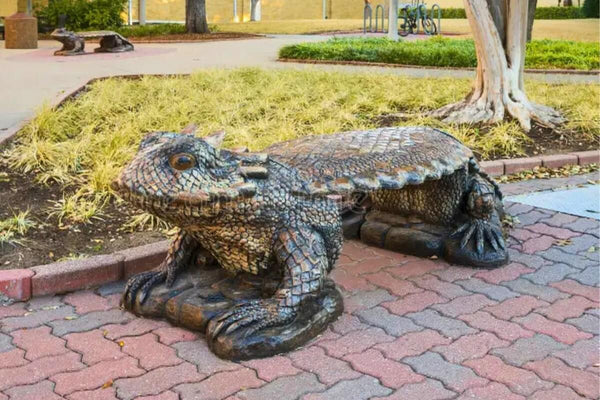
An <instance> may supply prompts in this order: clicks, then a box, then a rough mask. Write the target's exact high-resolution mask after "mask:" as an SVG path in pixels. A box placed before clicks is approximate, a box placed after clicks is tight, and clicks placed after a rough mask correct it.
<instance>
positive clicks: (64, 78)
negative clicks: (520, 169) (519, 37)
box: [0, 35, 598, 136]
mask: <svg viewBox="0 0 600 400" xmlns="http://www.w3.org/2000/svg"><path fill="white" fill-rule="evenodd" d="M331 37H332V36H331V35H275V36H270V37H266V38H264V39H245V40H232V41H220V42H200V43H171V44H136V45H135V48H136V50H135V51H134V52H131V53H122V54H93V55H86V56H80V57H55V56H53V55H52V54H53V52H54V51H55V50H57V49H59V48H60V46H61V45H60V43H58V42H56V41H49V40H41V41H39V48H38V49H36V50H7V49H5V48H4V43H3V41H0V71H2V74H0V87H1V88H2V94H3V95H2V96H0V136H1V134H2V132H3V131H7V130H8V129H9V128H11V127H13V126H15V125H16V124H18V123H19V122H20V121H22V120H24V119H28V118H31V116H33V114H34V112H35V110H36V109H38V108H39V107H40V106H41V105H42V104H44V102H48V101H53V100H54V99H55V98H57V97H58V96H60V94H61V93H65V92H66V93H69V92H71V91H73V90H75V89H76V88H77V87H79V86H81V85H83V84H84V83H85V82H87V81H88V80H90V79H92V78H97V77H102V76H109V75H136V74H170V73H190V72H193V71H196V70H198V69H201V68H235V67H242V66H254V67H263V68H308V69H311V68H312V69H326V70H335V71H363V72H369V73H394V74H402V75H409V76H414V77H470V76H473V72H471V71H453V70H438V69H420V68H384V67H366V66H343V65H307V64H294V63H280V62H277V53H278V50H279V49H280V48H281V47H282V46H284V45H287V44H293V43H299V42H306V41H318V40H326V39H329V38H331ZM89 47H90V49H88V51H91V49H92V48H93V47H96V45H94V44H90V46H89ZM527 76H528V78H530V79H541V80H546V81H551V82H598V77H597V76H589V75H588V76H578V75H560V74H548V75H540V74H535V75H529V74H528V75H527Z"/></svg>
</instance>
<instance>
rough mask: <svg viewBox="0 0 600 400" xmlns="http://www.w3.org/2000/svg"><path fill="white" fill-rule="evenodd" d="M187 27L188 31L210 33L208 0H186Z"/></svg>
mask: <svg viewBox="0 0 600 400" xmlns="http://www.w3.org/2000/svg"><path fill="white" fill-rule="evenodd" d="M185 27H186V29H187V32H188V33H210V30H209V29H208V21H207V20H206V0H185Z"/></svg>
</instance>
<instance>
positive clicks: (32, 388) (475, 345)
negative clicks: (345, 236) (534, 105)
mask: <svg viewBox="0 0 600 400" xmlns="http://www.w3.org/2000/svg"><path fill="white" fill-rule="evenodd" d="M579 179H580V180H581V179H582V178H579ZM549 182H550V181H541V182H537V183H536V182H527V183H522V184H521V183H519V184H512V185H505V186H504V188H503V189H504V190H505V191H506V192H509V193H518V192H522V191H526V190H533V189H535V188H536V187H537V188H540V187H548V185H549ZM554 182H558V183H559V184H560V180H558V181H556V180H555V181H554ZM550 186H552V185H550ZM507 205H508V211H509V213H510V214H512V215H514V216H516V217H517V218H518V220H519V221H520V222H518V223H517V224H516V225H515V229H513V231H512V233H511V238H510V240H509V243H510V247H511V257H512V262H511V263H510V264H509V265H507V266H505V267H503V268H499V269H495V270H489V271H488V270H475V269H470V268H461V267H456V266H450V265H448V264H447V263H445V262H443V261H440V260H427V259H419V258H416V257H411V256H405V255H402V254H395V253H392V252H388V251H384V250H380V249H375V248H371V247H366V246H364V245H362V244H361V243H358V242H348V243H347V244H346V246H345V249H344V253H343V256H342V258H341V260H340V262H339V265H338V266H337V268H336V269H335V270H334V271H333V273H332V275H333V278H334V279H335V280H336V281H337V283H338V284H339V286H340V288H341V289H342V290H343V293H344V296H345V313H344V314H343V316H342V317H341V318H340V319H339V320H338V321H337V322H336V323H335V324H333V326H331V328H330V329H329V330H328V331H326V332H325V333H324V334H323V335H321V336H320V337H319V338H317V339H316V340H314V341H313V342H311V343H310V344H309V345H307V346H305V347H304V348H301V349H299V350H297V351H294V352H292V353H289V354H285V355H281V356H276V357H272V358H268V359H262V360H255V361H250V362H242V363H233V362H227V361H222V360H219V359H218V358H216V357H215V356H213V355H212V354H211V353H210V351H209V350H208V349H207V347H206V344H205V342H204V340H203V338H202V337H200V336H199V335H197V334H195V333H192V332H189V331H186V330H183V329H179V328H174V327H171V326H170V325H169V324H168V323H166V322H162V321H154V320H147V319H140V318H136V317H134V316H133V315H131V314H129V313H127V312H124V311H121V310H120V309H119V307H118V300H119V293H120V291H121V289H122V283H115V284H110V285H106V286H103V287H100V288H98V289H97V290H93V291H92V290H89V291H80V292H76V293H69V294H65V295H61V296H52V297H45V298H34V299H33V300H31V301H30V302H28V303H16V304H13V305H10V306H4V307H1V306H0V324H1V325H0V400H4V399H19V400H25V399H35V400H44V399H61V398H66V399H84V400H93V399H134V398H136V399H162V400H170V399H179V398H181V399H202V400H208V399H229V400H234V399H249V400H253V399H256V400H271V399H273V400H290V399H311V400H313V399H314V400H316V399H348V400H355V399H383V398H386V399H398V400H399V399H403V400H412V399H415V400H434V399H482V400H483V399H490V400H501V399H525V398H529V399H552V400H568V399H580V398H598V396H599V379H598V375H599V373H598V372H599V371H598V370H599V362H600V360H599V353H598V335H599V319H598V318H599V316H600V313H599V311H598V302H599V295H600V291H599V290H598V280H599V267H598V265H599V260H598V256H599V253H598V251H597V248H598V238H599V236H598V235H599V225H598V221H596V220H592V219H586V218H578V217H574V216H571V215H567V214H561V213H555V212H552V211H549V210H545V209H535V208H532V207H530V206H525V205H521V204H517V203H513V204H511V203H508V204H507ZM594 247H595V249H596V250H594Z"/></svg>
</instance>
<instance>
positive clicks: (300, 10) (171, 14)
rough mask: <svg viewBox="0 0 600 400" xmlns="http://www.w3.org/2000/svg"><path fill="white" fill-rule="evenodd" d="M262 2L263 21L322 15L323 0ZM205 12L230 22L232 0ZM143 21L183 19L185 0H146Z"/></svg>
mask: <svg viewBox="0 0 600 400" xmlns="http://www.w3.org/2000/svg"><path fill="white" fill-rule="evenodd" d="M0 1H2V0H0ZM138 1H139V0H133V12H132V15H133V19H134V20H137V19H138V11H137V9H138ZM342 1H343V0H342ZM354 1H356V0H354ZM358 1H363V0H358ZM261 2H262V6H261V10H262V13H261V14H262V19H263V20H281V19H284V20H285V19H316V18H322V16H323V11H322V10H323V8H322V0H302V1H298V0H261ZM206 14H207V15H208V22H231V21H233V0H207V1H206ZM237 15H238V19H239V20H240V21H241V20H243V21H248V20H250V0H238V1H237ZM146 20H148V21H152V20H157V21H167V20H169V21H184V20H185V0H146Z"/></svg>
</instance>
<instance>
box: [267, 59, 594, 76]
mask: <svg viewBox="0 0 600 400" xmlns="http://www.w3.org/2000/svg"><path fill="white" fill-rule="evenodd" d="M277 61H279V62H284V63H298V64H332V65H358V66H365V67H387V68H415V69H440V70H450V71H475V69H476V68H473V67H437V66H434V65H412V64H393V63H383V62H375V61H351V60H347V61H346V60H310V59H303V58H278V59H277ZM524 72H526V73H529V74H563V75H600V70H598V69H593V70H587V71H586V70H578V69H532V68H526V69H525V71H524Z"/></svg>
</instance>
